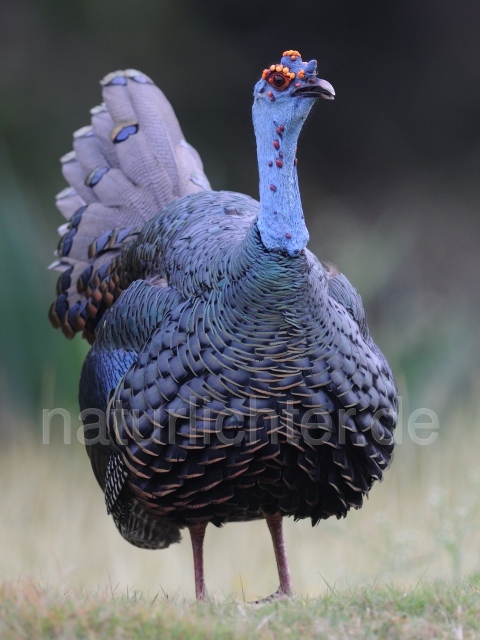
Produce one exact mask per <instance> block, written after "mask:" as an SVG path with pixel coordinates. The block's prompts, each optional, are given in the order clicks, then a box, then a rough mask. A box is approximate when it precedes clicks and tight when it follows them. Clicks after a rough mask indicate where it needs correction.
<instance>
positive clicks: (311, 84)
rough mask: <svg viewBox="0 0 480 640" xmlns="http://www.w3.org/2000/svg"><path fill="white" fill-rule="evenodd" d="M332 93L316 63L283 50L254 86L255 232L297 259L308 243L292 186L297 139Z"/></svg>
mask: <svg viewBox="0 0 480 640" xmlns="http://www.w3.org/2000/svg"><path fill="white" fill-rule="evenodd" d="M334 97H335V91H334V90H333V87H332V85H331V84H330V83H329V82H327V81H326V80H321V79H320V78H318V77H317V61H316V60H310V62H303V60H302V58H301V56H300V54H299V53H298V51H293V50H290V51H285V52H284V53H283V57H282V59H281V61H280V62H279V64H272V66H271V67H269V68H268V69H265V70H264V71H263V73H262V78H261V80H259V81H258V82H257V84H256V85H255V90H254V103H253V124H254V128H255V136H256V139H257V156H258V168H259V177H260V213H259V218H258V223H257V224H258V229H259V231H260V235H261V238H262V242H263V244H264V246H265V247H266V248H267V249H272V250H280V251H282V252H286V253H287V254H289V255H290V256H296V255H298V254H299V253H301V251H302V249H304V247H305V246H306V244H307V242H308V231H307V228H306V226H305V222H304V217H303V211H302V205H301V201H300V192H299V189H298V182H297V171H296V164H297V159H296V149H297V140H298V136H299V134H300V130H301V128H302V125H303V123H304V121H305V120H306V118H307V116H308V113H309V111H310V109H311V108H312V105H313V103H314V102H315V100H316V99H317V98H324V99H327V100H333V98H334Z"/></svg>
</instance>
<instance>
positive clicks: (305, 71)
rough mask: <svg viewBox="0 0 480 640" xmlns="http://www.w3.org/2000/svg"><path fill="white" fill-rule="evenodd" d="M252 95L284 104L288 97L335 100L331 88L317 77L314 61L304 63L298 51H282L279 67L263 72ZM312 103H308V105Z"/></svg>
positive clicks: (275, 65) (274, 66) (315, 62)
mask: <svg viewBox="0 0 480 640" xmlns="http://www.w3.org/2000/svg"><path fill="white" fill-rule="evenodd" d="M253 94H254V96H255V98H256V100H257V99H265V98H266V101H267V102H268V101H269V102H276V101H277V100H280V101H282V102H283V101H286V100H288V99H289V98H297V99H305V98H311V99H316V98H324V99H326V100H333V99H334V97H335V91H334V89H333V87H332V85H331V84H330V83H329V82H327V81H326V80H322V79H320V78H318V77H317V61H316V60H310V62H304V61H303V60H302V57H301V56H300V54H299V53H298V51H293V50H289V51H284V52H283V57H282V59H281V61H280V62H279V63H278V64H272V65H271V66H270V67H269V68H268V69H264V71H263V73H262V78H261V80H259V81H258V82H257V84H256V85H255V89H254V93H253ZM296 102H297V101H296ZM311 104H312V103H311V101H310V100H308V101H307V105H309V107H310V106H311ZM290 107H291V105H290ZM309 107H308V108H309Z"/></svg>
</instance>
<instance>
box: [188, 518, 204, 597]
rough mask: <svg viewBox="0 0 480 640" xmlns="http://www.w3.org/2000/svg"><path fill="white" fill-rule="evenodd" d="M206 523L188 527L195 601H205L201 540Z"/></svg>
mask: <svg viewBox="0 0 480 640" xmlns="http://www.w3.org/2000/svg"><path fill="white" fill-rule="evenodd" d="M207 524H208V523H207V522H201V523H199V524H193V525H191V526H190V527H188V530H189V532H190V539H191V541H192V550H193V567H194V571H195V595H196V597H197V600H205V599H206V597H207V588H206V586H205V575H204V573H203V539H204V538H205V529H206V528H207Z"/></svg>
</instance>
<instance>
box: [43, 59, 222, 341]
mask: <svg viewBox="0 0 480 640" xmlns="http://www.w3.org/2000/svg"><path fill="white" fill-rule="evenodd" d="M101 84H102V86H103V91H102V94H103V100H104V102H103V103H102V104H101V105H100V106H98V107H94V108H93V109H92V110H91V114H92V119H91V125H88V126H86V127H82V128H81V129H79V130H78V131H76V132H75V133H74V135H73V151H71V152H69V153H67V154H66V155H65V156H63V157H62V158H61V162H62V172H63V175H64V177H65V178H66V180H67V181H68V183H69V185H70V186H69V187H67V188H66V189H64V190H63V191H61V192H60V193H59V194H58V195H57V199H56V204H57V207H58V209H59V210H60V212H61V213H62V215H63V216H64V217H65V218H66V220H67V223H66V224H64V225H62V226H61V227H60V228H59V233H60V236H61V238H60V243H59V245H58V249H57V256H58V259H57V260H56V261H55V262H54V263H53V264H52V265H51V268H52V269H55V270H57V271H60V273H61V275H60V277H59V280H58V284H57V299H56V301H55V302H54V303H53V304H52V306H51V309H50V320H51V322H52V324H53V325H54V326H55V327H61V329H62V331H63V333H64V334H65V335H66V336H67V337H68V338H71V337H73V336H74V335H75V334H76V333H77V332H78V331H84V336H85V337H87V338H88V339H89V340H90V341H92V340H93V339H94V329H95V326H96V324H97V323H98V321H99V319H100V317H101V315H102V313H103V311H104V310H105V309H106V308H108V307H109V306H111V305H112V304H113V302H114V301H115V299H116V298H117V297H118V295H119V294H120V293H121V290H122V287H121V286H120V283H119V282H118V278H117V279H116V280H115V281H113V279H112V277H111V275H110V272H109V265H110V263H111V262H112V261H113V260H114V258H115V257H116V256H117V255H118V253H119V252H120V250H121V249H122V248H123V247H124V246H125V245H126V244H128V243H129V242H130V241H131V240H132V239H133V238H134V237H135V236H136V235H137V234H138V233H139V230H140V229H141V228H142V226H143V225H144V224H145V222H146V221H147V220H149V219H150V218H152V217H153V216H155V215H156V214H157V213H159V212H160V211H161V210H162V209H163V208H164V207H165V206H166V205H168V204H169V203H170V202H172V201H173V200H176V199H177V198H181V197H183V196H186V195H188V194H191V193H195V192H197V191H204V190H210V184H209V182H208V180H207V177H206V176H205V174H204V172H203V165H202V161H201V159H200V156H199V155H198V153H197V152H196V151H195V149H194V148H193V147H192V146H190V145H189V144H188V143H187V142H186V141H185V139H184V137H183V134H182V131H181V129H180V125H179V124H178V121H177V118H176V116H175V114H174V111H173V109H172V107H171V105H170V103H169V102H168V100H167V99H166V98H165V96H164V94H163V93H162V92H161V91H160V89H159V88H158V87H156V86H155V84H154V83H153V82H152V81H151V80H150V78H148V77H147V76H145V75H144V74H142V73H140V72H139V71H135V70H133V69H128V70H126V71H116V72H113V73H110V74H108V75H107V76H106V77H105V78H104V79H103V80H102V82H101ZM100 283H102V285H103V286H102V287H99V285H100Z"/></svg>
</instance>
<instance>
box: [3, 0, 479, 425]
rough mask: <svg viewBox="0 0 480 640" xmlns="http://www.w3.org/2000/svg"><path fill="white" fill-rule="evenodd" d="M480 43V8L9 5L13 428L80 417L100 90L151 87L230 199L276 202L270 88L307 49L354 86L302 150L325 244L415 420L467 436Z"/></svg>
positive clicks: (473, 335)
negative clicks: (71, 274) (267, 155)
mask: <svg viewBox="0 0 480 640" xmlns="http://www.w3.org/2000/svg"><path fill="white" fill-rule="evenodd" d="M479 34H480V4H479V3H478V1H475V0H471V1H470V2H469V1H467V0H460V1H457V2H451V1H449V0H436V1H435V2H434V1H433V0H422V1H421V2H419V1H418V0H402V1H400V0H398V1H393V2H385V1H384V0H383V1H380V0H376V1H369V0H364V1H363V2H358V1H353V0H350V1H348V0H325V1H323V2H302V1H301V0H298V1H297V2H287V1H284V0H277V1H276V2H266V1H262V0H256V1H255V2H238V1H233V0H207V1H206V2H199V1H198V0H141V1H140V2H138V1H137V2H134V1H133V0H115V1H113V0H102V2H98V1H94V0H68V2H66V1H65V0H35V1H34V0H30V1H28V0H2V2H1V4H0V60H1V63H0V266H1V279H0V301H1V305H0V356H1V359H0V431H1V432H4V433H5V432H8V431H14V430H15V429H18V428H19V427H18V423H19V419H20V418H24V417H25V418H27V419H28V424H31V425H33V428H35V429H36V430H40V428H41V420H40V415H41V413H40V409H41V408H43V407H45V408H49V409H51V408H53V407H55V406H66V407H75V406H76V393H77V383H78V373H79V369H80V366H81V361H82V358H83V356H84V354H85V352H86V346H85V345H84V344H83V342H82V341H81V340H80V339H78V338H77V339H76V340H74V341H73V343H68V342H67V341H66V340H65V339H64V338H63V336H62V335H61V334H60V333H59V332H58V331H57V332H55V331H54V330H53V329H52V328H51V327H50V326H49V324H48V320H47V310H48V307H49V305H50V303H51V301H52V300H53V297H54V296H53V294H54V286H55V280H56V278H55V274H53V273H51V272H47V271H46V266H47V265H48V264H49V262H51V261H52V260H53V256H52V252H53V249H54V248H55V246H56V243H57V240H58V238H57V236H56V232H55V229H56V227H57V226H58V225H60V224H61V223H62V218H61V216H60V214H59V213H58V212H57V211H56V209H55V206H54V195H55V193H57V192H58V191H60V190H61V189H63V188H64V186H66V185H65V183H64V181H63V178H62V176H61V173H60V166H59V163H58V158H59V157H60V156H61V155H62V154H64V153H65V152H66V151H68V150H69V149H70V148H71V134H72V132H73V131H74V130H75V129H78V128H79V127H80V126H82V125H84V124H87V122H88V119H89V109H90V108H91V107H92V106H94V105H95V104H97V103H99V102H100V87H99V84H98V81H99V79H100V78H101V77H102V76H103V75H104V74H106V73H107V72H109V71H112V70H115V69H118V68H127V67H134V68H138V69H141V70H142V71H144V72H145V73H147V74H148V75H150V76H151V77H152V78H153V79H154V80H155V82H156V83H157V84H158V85H159V86H160V87H161V88H162V89H163V91H164V92H165V93H166V95H167V96H168V98H169V99H170V101H171V102H172V104H173V107H174V109H175V111H176V113H177V116H178V118H179V120H180V123H181V126H182V128H183V131H184V134H185V137H186V138H187V140H188V141H189V142H190V143H191V144H193V145H194V146H195V147H196V148H197V149H198V151H199V152H200V154H201V156H202V158H203V161H204V165H205V170H206V173H207V175H208V177H209V179H210V181H211V184H212V186H213V188H215V189H231V190H236V191H241V192H245V193H248V194H250V195H252V196H254V197H257V195H258V190H257V185H258V178H257V166H256V156H255V145H254V137H253V131H252V126H251V116H250V108H251V101H252V89H253V85H254V83H255V82H256V80H257V79H258V77H259V76H260V74H261V71H262V70H263V68H264V67H265V66H267V65H269V64H271V63H272V62H275V61H277V60H278V58H279V56H280V55H281V53H282V52H283V50H284V49H289V48H294V49H298V50H299V51H300V52H301V53H302V55H303V56H304V58H306V59H309V58H313V57H315V58H317V59H318V61H319V73H320V75H321V76H322V77H324V78H326V79H327V80H329V81H330V82H331V83H332V84H333V86H334V87H335V90H336V92H337V99H336V100H335V102H333V103H325V102H322V103H321V104H319V105H317V107H316V110H315V113H314V114H313V115H312V116H311V118H310V119H309V121H308V124H307V126H306V127H305V130H304V132H303V133H302V137H301V140H300V145H299V174H300V184H301V189H302V197H303V202H304V209H305V212H306V215H307V219H308V224H309V228H310V231H311V243H310V247H311V248H312V249H313V250H314V251H315V252H316V253H317V255H318V256H319V257H320V258H322V259H327V260H330V261H332V262H335V263H337V264H338V265H339V266H340V268H341V269H342V270H343V271H344V272H345V273H346V274H347V276H348V277H349V278H350V279H351V281H352V282H353V283H354V284H355V286H357V287H358V289H359V290H360V292H361V293H362V295H363V298H364V302H365V304H366V307H367V312H368V317H369V320H370V325H371V329H372V332H373V334H374V336H375V338H376V340H377V342H378V343H379V344H380V346H381V347H382V349H383V350H384V352H385V353H386V354H387V356H388V358H389V360H390V361H391V363H392V366H393V368H394V370H395V373H396V375H397V378H398V381H399V385H400V389H401V393H402V396H403V397H404V410H405V409H407V410H408V411H412V410H414V409H416V408H419V407H428V408H430V409H432V410H433V411H435V412H437V413H438V415H439V416H440V418H441V428H442V427H443V426H445V428H446V429H449V428H451V427H452V424H451V418H452V416H453V418H455V415H457V414H455V411H457V408H458V407H461V406H466V404H465V403H467V404H469V406H471V407H472V408H473V407H474V404H475V399H476V394H478V391H480V384H479V382H480V376H479V372H480V367H479V355H480V350H479V341H478V322H477V318H478V312H479V310H480V295H479V291H480V287H479V284H478V279H479V271H480V256H479V250H478V244H479V231H480V222H479V190H480V188H479V169H480V36H479ZM464 415H465V414H464ZM467 415H468V412H467ZM470 415H472V414H470ZM465 427H466V428H468V424H467V425H465Z"/></svg>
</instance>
